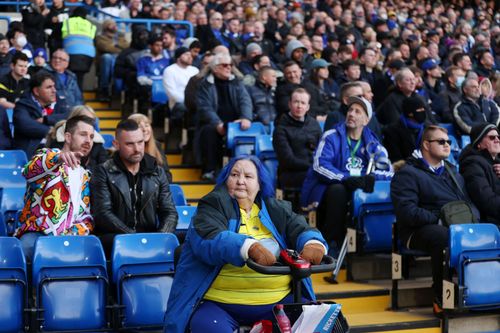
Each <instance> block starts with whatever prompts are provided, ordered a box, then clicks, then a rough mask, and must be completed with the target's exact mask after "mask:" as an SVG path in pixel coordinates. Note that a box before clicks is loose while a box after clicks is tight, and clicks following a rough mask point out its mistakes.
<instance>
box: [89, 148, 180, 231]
mask: <svg viewBox="0 0 500 333" xmlns="http://www.w3.org/2000/svg"><path fill="white" fill-rule="evenodd" d="M127 173H128V172H126V171H125V170H124V166H123V164H122V163H121V161H120V158H119V156H118V154H115V155H114V156H113V158H112V159H110V160H108V161H106V162H104V163H103V164H101V165H99V166H98V167H97V168H96V170H95V172H94V173H93V175H92V179H91V193H92V195H91V198H92V205H91V207H92V213H93V214H92V215H93V216H94V220H95V223H96V233H97V234H103V233H116V234H128V233H135V232H174V231H175V228H176V226H177V218H178V216H177V211H176V209H175V206H174V203H173V201H172V194H171V193H170V190H169V186H168V185H169V184H168V180H167V176H166V175H165V170H164V169H163V168H161V167H159V166H157V165H156V162H155V159H154V158H153V157H151V156H149V155H147V154H145V155H144V158H143V159H142V161H141V167H140V171H139V173H138V175H139V182H138V184H137V186H135V187H131V186H130V185H129V177H131V176H130V175H127ZM134 189H135V190H136V191H137V192H136V193H132V192H133V191H134ZM134 197H137V200H139V204H138V205H136V206H135V207H137V210H138V211H136V210H135V209H134V205H133V204H132V201H133V198H134Z"/></svg>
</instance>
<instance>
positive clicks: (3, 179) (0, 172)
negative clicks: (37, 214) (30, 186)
mask: <svg viewBox="0 0 500 333" xmlns="http://www.w3.org/2000/svg"><path fill="white" fill-rule="evenodd" d="M0 188H1V189H2V197H1V202H0V213H1V214H4V215H5V214H6V213H11V214H15V213H16V212H17V211H19V210H21V209H22V208H23V205H24V194H25V192H26V180H25V179H24V177H23V176H22V174H21V170H19V169H12V170H7V169H0ZM4 217H5V216H4ZM5 222H7V221H5Z"/></svg>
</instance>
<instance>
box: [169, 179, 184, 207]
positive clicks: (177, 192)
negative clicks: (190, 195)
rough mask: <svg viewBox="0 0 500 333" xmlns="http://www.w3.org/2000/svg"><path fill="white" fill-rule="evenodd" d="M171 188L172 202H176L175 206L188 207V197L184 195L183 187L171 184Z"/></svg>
mask: <svg viewBox="0 0 500 333" xmlns="http://www.w3.org/2000/svg"><path fill="white" fill-rule="evenodd" d="M169 188H170V192H172V200H173V201H174V205H176V206H187V201H186V196H185V195H184V191H183V190H182V187H181V186H180V185H177V184H170V185H169Z"/></svg>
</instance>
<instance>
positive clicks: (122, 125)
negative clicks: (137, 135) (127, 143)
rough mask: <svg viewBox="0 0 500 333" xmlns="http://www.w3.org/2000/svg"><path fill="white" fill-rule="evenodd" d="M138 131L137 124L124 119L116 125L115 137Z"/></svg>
mask: <svg viewBox="0 0 500 333" xmlns="http://www.w3.org/2000/svg"><path fill="white" fill-rule="evenodd" d="M138 129H139V124H137V122H135V121H133V120H132V119H124V120H122V121H120V122H119V123H118V125H116V130H115V137H116V138H117V137H118V135H120V133H121V132H123V131H125V132H133V131H137V130H138Z"/></svg>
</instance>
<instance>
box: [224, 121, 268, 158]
mask: <svg viewBox="0 0 500 333" xmlns="http://www.w3.org/2000/svg"><path fill="white" fill-rule="evenodd" d="M263 134H267V133H266V128H265V126H264V125H263V124H262V123H259V122H253V123H252V126H250V128H249V129H247V130H242V129H241V128H240V123H229V124H228V128H227V149H229V150H230V151H231V153H232V155H233V156H240V155H253V154H254V150H255V145H256V138H257V137H258V136H260V135H263Z"/></svg>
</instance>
